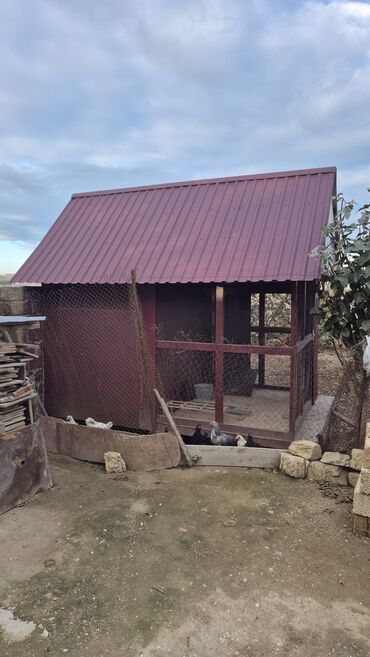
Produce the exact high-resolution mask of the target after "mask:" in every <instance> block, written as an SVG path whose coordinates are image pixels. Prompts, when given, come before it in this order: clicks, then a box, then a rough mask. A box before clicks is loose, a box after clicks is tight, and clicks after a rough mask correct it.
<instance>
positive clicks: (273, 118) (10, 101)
mask: <svg viewBox="0 0 370 657" xmlns="http://www.w3.org/2000/svg"><path fill="white" fill-rule="evenodd" d="M0 11H1V14H0V273H4V272H13V271H15V270H16V269H17V267H18V266H19V265H20V264H21V263H22V262H23V261H24V259H25V258H26V256H27V255H28V254H29V253H30V252H31V250H32V248H33V247H34V246H35V245H36V244H37V243H38V241H39V240H40V239H41V237H42V236H43V235H44V233H45V231H46V230H47V228H48V227H49V226H50V224H51V223H52V222H53V221H54V220H55V219H56V217H57V215H58V214H59V212H60V210H61V209H62V208H63V206H64V205H65V204H66V202H67V201H68V199H69V197H70V195H71V194H72V193H73V192H75V191H86V190H92V189H99V188H100V189H103V188H111V187H125V186H129V185H135V184H145V183H155V182H163V181H173V180H186V179H191V178H200V177H203V178H204V177H212V176H222V175H233V174H243V173H257V172H263V171H274V170H279V169H280V170H285V169H291V168H294V169H296V168H306V167H311V166H326V165H336V166H337V167H338V174H339V176H338V188H339V190H340V191H343V192H344V193H345V194H346V195H347V197H350V198H353V197H354V198H355V199H356V200H357V201H359V202H360V203H361V202H364V201H367V200H368V198H367V196H368V195H367V193H366V187H369V186H370V109H369V108H370V4H369V2H346V1H339V0H338V1H328V2H324V1H311V2H305V1H300V0H135V1H134V0H104V2H103V1H101V0H32V2H30V1H29V0H0Z"/></svg>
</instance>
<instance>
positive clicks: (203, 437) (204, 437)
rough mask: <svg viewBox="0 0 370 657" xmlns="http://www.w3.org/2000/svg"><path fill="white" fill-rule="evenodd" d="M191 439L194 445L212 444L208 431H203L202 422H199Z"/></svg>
mask: <svg viewBox="0 0 370 657" xmlns="http://www.w3.org/2000/svg"><path fill="white" fill-rule="evenodd" d="M190 440H191V444H192V445H210V440H209V436H208V433H207V432H206V431H202V425H201V424H197V426H196V427H195V431H194V433H193V435H192V437H191V439H190Z"/></svg>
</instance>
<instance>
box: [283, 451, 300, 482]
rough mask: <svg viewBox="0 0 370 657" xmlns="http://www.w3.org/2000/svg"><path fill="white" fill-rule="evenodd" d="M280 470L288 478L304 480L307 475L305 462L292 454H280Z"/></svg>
mask: <svg viewBox="0 0 370 657" xmlns="http://www.w3.org/2000/svg"><path fill="white" fill-rule="evenodd" d="M280 470H281V472H282V473H283V474H286V475H288V477H294V479H304V478H305V477H306V474H307V461H306V460H305V459H303V458H301V457H300V456H294V455H293V454H282V455H281V457H280Z"/></svg>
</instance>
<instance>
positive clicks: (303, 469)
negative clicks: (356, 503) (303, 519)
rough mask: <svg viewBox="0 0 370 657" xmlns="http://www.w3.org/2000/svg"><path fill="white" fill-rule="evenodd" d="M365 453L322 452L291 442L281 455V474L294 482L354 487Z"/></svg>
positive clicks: (303, 442)
mask: <svg viewBox="0 0 370 657" xmlns="http://www.w3.org/2000/svg"><path fill="white" fill-rule="evenodd" d="M363 454H364V450H362V449H353V450H351V454H341V453H340V452H324V453H323V454H322V452H321V447H320V445H318V444H317V443H314V442H311V441H310V440H296V441H293V442H292V443H291V445H290V447H289V451H288V452H287V453H285V454H282V455H281V460H280V470H281V472H282V473H283V474H286V475H288V476H289V477H294V478H295V479H305V478H306V477H307V479H311V480H312V481H316V482H318V483H321V482H325V483H328V484H331V485H335V486H352V487H353V488H354V487H355V486H356V485H357V481H358V478H359V475H360V470H361V467H362V460H363ZM369 501H370V500H369Z"/></svg>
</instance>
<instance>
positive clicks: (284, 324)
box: [14, 167, 336, 447]
mask: <svg viewBox="0 0 370 657" xmlns="http://www.w3.org/2000/svg"><path fill="white" fill-rule="evenodd" d="M335 185H336V170H335V168H333V167H330V168H324V169H309V170H301V171H288V172H281V173H271V174H258V175H255V176H238V177H233V178H221V179H211V180H201V181H189V182H182V183H172V184H163V185H152V186H146V187H137V188H128V189H120V190H108V191H102V192H90V193H85V194H75V195H73V196H72V198H71V200H70V202H69V203H68V205H67V206H66V208H65V209H64V210H63V212H62V214H61V215H60V217H59V218H58V219H57V221H56V222H55V224H54V225H53V226H52V228H51V230H50V231H49V233H48V235H47V236H46V237H45V238H44V240H43V241H42V242H41V244H40V245H39V246H38V247H37V248H36V250H35V251H34V253H33V254H32V255H31V256H30V258H29V259H28V260H27V261H26V263H25V264H24V265H23V267H21V269H20V270H19V272H18V273H17V274H16V275H15V277H14V281H17V282H27V283H31V282H36V283H39V284H41V287H39V288H38V289H37V290H35V295H37V297H38V300H39V304H40V312H42V313H43V314H45V315H46V317H47V320H46V322H45V327H44V344H43V346H44V363H45V405H46V408H47V410H48V413H49V414H51V415H54V416H56V417H65V416H66V415H68V414H71V415H73V416H74V417H75V418H76V419H81V420H82V419H84V418H86V417H87V416H92V417H94V418H95V419H96V420H99V421H103V422H107V421H112V422H113V423H114V425H115V426H116V427H121V428H126V429H127V428H130V429H134V430H142V431H145V430H153V429H160V428H163V426H164V425H165V418H164V417H163V416H161V414H160V413H159V409H158V408H156V407H155V405H154V395H153V394H152V390H153V388H154V387H155V386H157V387H159V388H160V389H161V391H162V394H163V395H164V397H165V399H166V401H167V403H168V405H169V407H170V409H171V411H172V413H173V415H174V417H175V419H176V423H177V425H178V427H179V429H180V431H181V432H182V433H183V434H184V435H191V434H192V433H193V431H194V429H195V427H196V426H197V425H198V424H201V425H202V428H204V429H205V430H209V427H210V424H209V423H210V421H211V420H214V419H216V421H218V422H219V423H220V424H221V426H222V427H223V428H224V429H225V430H227V431H228V432H230V433H241V434H243V435H247V434H249V433H250V434H252V436H253V437H254V439H255V440H256V441H257V442H258V444H261V445H266V446H272V445H273V446H277V447H283V446H286V445H287V444H289V442H290V441H291V439H292V438H293V437H294V434H295V432H296V430H297V428H298V426H299V424H300V422H301V420H302V418H303V417H304V415H305V413H306V412H307V409H308V408H309V407H311V406H312V404H314V403H315V400H316V397H317V378H318V371H317V331H316V328H315V323H314V320H313V315H312V314H311V310H312V308H313V307H314V305H315V285H316V281H317V279H318V277H319V275H320V262H319V258H318V257H317V256H314V257H310V256H309V254H310V252H311V251H312V250H313V249H314V248H315V247H316V246H318V245H319V244H320V243H321V240H322V237H321V232H320V229H321V227H322V226H324V225H326V224H327V223H328V222H329V221H332V220H333V203H332V199H333V195H334V194H335ZM133 271H134V272H135V282H133V279H132V272H133ZM154 425H155V426H154Z"/></svg>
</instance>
